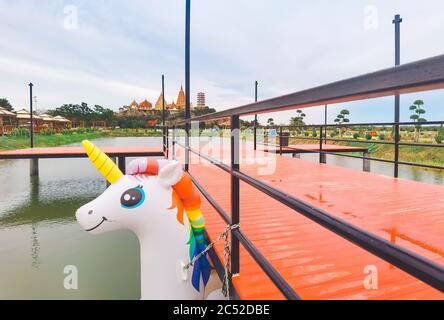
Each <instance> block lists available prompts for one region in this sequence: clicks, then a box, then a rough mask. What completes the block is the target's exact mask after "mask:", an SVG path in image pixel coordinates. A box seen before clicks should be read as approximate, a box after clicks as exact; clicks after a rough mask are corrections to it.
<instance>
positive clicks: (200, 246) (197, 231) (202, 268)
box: [189, 227, 211, 291]
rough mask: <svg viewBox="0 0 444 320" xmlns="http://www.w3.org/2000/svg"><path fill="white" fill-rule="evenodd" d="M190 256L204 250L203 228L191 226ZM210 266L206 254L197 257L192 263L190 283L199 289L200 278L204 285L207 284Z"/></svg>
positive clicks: (194, 255) (192, 256)
mask: <svg viewBox="0 0 444 320" xmlns="http://www.w3.org/2000/svg"><path fill="white" fill-rule="evenodd" d="M189 245H190V258H191V259H193V258H194V257H196V256H197V255H198V254H200V253H201V252H202V251H204V250H205V247H206V244H205V234H204V228H194V227H192V228H191V230H190V242H189ZM210 274H211V267H210V264H209V262H208V260H207V255H206V254H204V255H203V256H202V257H201V258H200V259H198V260H197V261H196V262H195V263H194V268H193V275H192V277H191V283H192V285H193V287H194V288H195V289H196V290H197V291H200V279H201V278H202V282H203V285H204V287H205V286H206V285H207V283H208V280H209V279H210Z"/></svg>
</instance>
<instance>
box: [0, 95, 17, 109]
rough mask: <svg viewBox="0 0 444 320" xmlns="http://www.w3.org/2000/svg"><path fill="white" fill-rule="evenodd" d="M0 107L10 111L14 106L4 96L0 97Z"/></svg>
mask: <svg viewBox="0 0 444 320" xmlns="http://www.w3.org/2000/svg"><path fill="white" fill-rule="evenodd" d="M0 107H2V108H4V109H6V110H8V111H12V110H13V109H14V107H13V106H12V105H11V104H10V103H9V101H8V99H6V98H2V99H0Z"/></svg>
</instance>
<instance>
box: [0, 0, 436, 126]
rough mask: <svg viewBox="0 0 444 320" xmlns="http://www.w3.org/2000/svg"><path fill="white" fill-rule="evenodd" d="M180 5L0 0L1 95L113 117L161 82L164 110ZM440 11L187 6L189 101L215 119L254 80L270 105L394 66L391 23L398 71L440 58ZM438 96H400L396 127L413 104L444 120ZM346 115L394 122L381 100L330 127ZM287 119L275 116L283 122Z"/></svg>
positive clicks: (200, 2)
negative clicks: (201, 98) (397, 42)
mask: <svg viewBox="0 0 444 320" xmlns="http://www.w3.org/2000/svg"><path fill="white" fill-rule="evenodd" d="M184 3H185V1H181V0H157V1H154V0H128V1H117V0H89V1H86V0H85V1H75V0H71V1H62V0H51V1H49V0H40V1H31V0H0V38H1V39H2V41H1V42H0V96H1V97H6V98H8V99H9V100H10V101H11V102H12V104H13V105H14V106H15V108H16V109H19V108H23V107H27V105H28V92H27V83H29V82H30V81H32V82H33V83H34V84H35V93H36V95H37V96H38V98H37V100H38V102H37V105H38V108H40V109H46V108H52V107H57V106H60V105H61V104H63V103H79V102H82V101H85V102H87V103H89V104H92V105H93V104H100V105H103V106H107V107H110V108H112V109H115V110H117V109H118V108H119V107H120V106H122V105H124V104H128V103H129V102H130V101H131V100H132V99H136V100H139V101H141V100H143V99H145V98H147V99H149V100H150V101H152V102H155V100H156V99H157V97H158V95H159V92H160V76H161V74H162V73H164V74H165V75H166V96H167V99H168V100H169V101H172V100H173V99H175V98H176V95H177V91H178V89H179V87H180V84H181V83H182V82H183V78H184V58H183V52H184V43H183V38H184ZM70 6H73V7H70ZM72 8H75V10H76V11H77V15H76V17H77V18H76V20H77V24H73V23H72V22H73V20H72V19H71V18H72V17H73V15H72V13H73V11H72ZM443 12H444V2H443V1H441V0H427V1H421V2H420V1H413V0H399V1H396V0H378V1H369V0H367V1H359V0H353V1H352V0H347V1H346V0H342V1H327V0H317V1H294V0H280V1H266V0H255V1H253V0H248V1H247V0H236V1H235V0H224V1H209V0H193V1H192V61H191V62H192V70H191V71H192V74H191V76H192V100H193V101H194V100H195V99H196V98H195V97H196V93H197V92H198V91H204V92H206V94H207V103H208V104H209V105H210V106H212V107H215V108H216V109H218V110H222V109H226V108H230V107H235V106H239V105H242V104H245V103H249V102H251V101H252V99H253V94H254V85H253V84H254V80H258V81H259V83H260V86H259V99H266V98H271V97H274V96H278V95H282V94H287V93H291V92H295V91H299V90H303V89H306V88H310V87H313V86H318V85H321V84H325V83H329V82H332V81H336V80H340V79H343V78H348V77H352V76H356V75H359V74H362V73H367V72H372V71H375V70H379V69H382V68H386V67H390V66H392V65H393V63H394V58H393V55H394V48H393V47H394V46H393V37H394V35H393V33H394V32H393V25H392V23H391V21H392V19H393V16H394V14H396V13H399V14H401V16H402V17H403V19H404V22H403V23H402V57H401V58H402V62H404V63H405V62H410V61H415V60H419V59H423V58H427V57H430V56H435V55H439V54H442V53H444V40H443V38H442V34H444V22H443V20H442V15H443ZM67 26H68V27H67ZM73 26H74V27H73ZM442 96H443V92H442V91H441V90H440V91H434V92H424V93H417V94H413V95H408V96H404V97H402V99H401V103H402V119H403V120H407V119H408V116H409V112H408V106H409V105H410V104H411V102H412V101H413V100H415V99H417V98H422V99H423V100H425V103H426V110H427V114H426V118H427V119H428V120H438V119H440V120H442V119H444V110H443V108H442V104H441V98H442ZM343 107H347V108H348V109H349V110H350V111H351V120H352V122H367V121H390V120H392V117H393V98H391V97H389V98H383V99H376V100H371V101H361V102H355V103H347V104H345V105H334V106H331V107H330V111H329V121H332V120H333V118H334V116H335V115H336V114H337V112H338V111H339V110H340V109H341V108H343ZM306 113H307V115H308V116H307V122H309V123H319V122H321V121H322V114H323V110H322V108H310V109H308V110H307V112H306ZM292 114H294V112H283V113H278V114H277V113H276V114H273V115H272V117H274V118H275V119H276V122H278V123H280V122H283V123H284V122H286V121H287V119H288V117H289V116H290V115H292ZM266 118H268V115H263V116H261V119H262V120H265V119H266Z"/></svg>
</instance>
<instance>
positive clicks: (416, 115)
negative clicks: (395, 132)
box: [409, 100, 427, 142]
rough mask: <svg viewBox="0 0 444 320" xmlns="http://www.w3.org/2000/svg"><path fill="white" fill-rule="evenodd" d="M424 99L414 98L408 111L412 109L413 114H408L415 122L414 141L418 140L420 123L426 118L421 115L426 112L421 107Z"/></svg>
mask: <svg viewBox="0 0 444 320" xmlns="http://www.w3.org/2000/svg"><path fill="white" fill-rule="evenodd" d="M423 105H424V101H422V100H415V102H413V104H412V105H411V106H410V108H409V109H410V111H413V114H412V115H411V116H410V119H412V120H413V122H415V141H416V142H418V140H419V134H420V132H421V123H424V122H427V120H426V119H424V118H423V117H422V115H423V114H425V113H426V111H425V110H424V108H423Z"/></svg>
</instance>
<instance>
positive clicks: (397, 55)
mask: <svg viewBox="0 0 444 320" xmlns="http://www.w3.org/2000/svg"><path fill="white" fill-rule="evenodd" d="M392 22H393V24H394V25H395V66H399V65H400V64H401V22H402V19H401V16H400V15H399V14H397V15H395V19H394V20H393V21H392ZM399 114H400V97H399V94H397V95H395V117H394V118H395V128H394V129H395V159H394V161H395V164H394V172H393V176H394V177H395V178H397V177H398V174H399V164H398V161H399V140H400V132H399V121H400V117H399Z"/></svg>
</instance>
